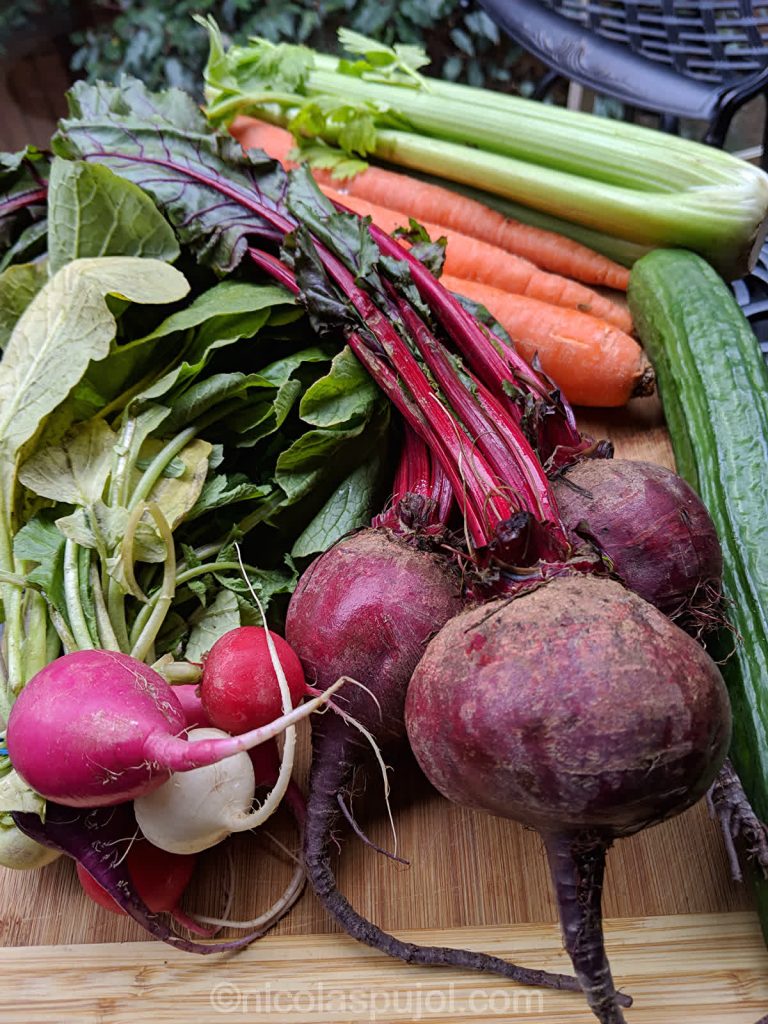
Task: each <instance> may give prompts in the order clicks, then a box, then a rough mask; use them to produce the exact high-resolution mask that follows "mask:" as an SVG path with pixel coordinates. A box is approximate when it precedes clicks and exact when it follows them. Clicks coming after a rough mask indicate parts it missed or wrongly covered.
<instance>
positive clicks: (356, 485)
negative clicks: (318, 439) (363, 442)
mask: <svg viewBox="0 0 768 1024" xmlns="http://www.w3.org/2000/svg"><path fill="white" fill-rule="evenodd" d="M381 466H382V460H381V457H380V455H379V453H378V452H374V453H373V454H372V456H371V457H370V458H369V459H368V460H367V461H366V462H364V463H363V464H362V465H360V466H358V467H357V469H356V470H354V472H352V473H351V474H350V475H349V476H348V477H347V478H346V480H344V481H343V482H342V483H341V484H340V485H339V487H337V488H336V490H335V491H334V492H333V494H332V495H331V496H330V498H329V499H328V501H326V503H325V505H323V507H322V508H321V509H320V511H319V512H318V513H317V515H316V516H315V518H314V519H313V520H312V522H311V523H310V524H309V526H307V528H306V529H305V530H304V531H303V532H302V533H301V535H300V536H299V537H298V538H297V540H296V542H295V543H294V545H293V547H292V548H291V554H292V555H293V557H294V558H304V557H306V556H308V555H317V554H320V553H321V552H323V551H327V550H328V548H329V547H330V546H331V545H332V544H335V543H336V541H337V540H340V539H341V538H342V537H343V536H344V535H345V534H347V533H349V532H350V530H356V529H358V527H361V526H369V525H370V522H371V517H372V516H373V514H374V512H375V511H376V509H375V502H374V499H375V495H376V489H377V485H378V483H379V478H380V474H381Z"/></svg>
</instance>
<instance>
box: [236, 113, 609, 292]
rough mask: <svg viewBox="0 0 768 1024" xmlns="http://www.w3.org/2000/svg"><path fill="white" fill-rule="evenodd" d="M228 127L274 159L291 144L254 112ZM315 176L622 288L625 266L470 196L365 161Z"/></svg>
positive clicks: (547, 265)
mask: <svg viewBox="0 0 768 1024" xmlns="http://www.w3.org/2000/svg"><path fill="white" fill-rule="evenodd" d="M230 130H231V131H232V133H233V135H235V138H237V139H238V140H239V141H240V143H241V144H242V145H243V146H245V148H249V147H258V148H261V149H264V150H266V152H267V153H269V155H270V156H273V157H275V159H278V160H283V159H284V158H285V157H286V156H287V154H288V151H289V150H290V148H291V146H292V145H293V139H292V136H291V134H290V133H289V132H287V131H285V130H284V129H282V128H276V127H275V126H274V125H270V124H266V123H265V122H262V121H257V120H256V119H255V118H247V117H238V118H237V119H236V121H234V122H233V125H232V128H231V129H230ZM315 177H316V178H317V180H318V181H320V182H322V183H323V184H325V185H328V186H330V187H332V188H335V189H338V190H339V191H343V192H344V194H345V195H347V196H355V197H356V198H359V199H367V200H368V201H369V202H371V203H376V204H377V205H380V206H387V207H390V208H393V209H396V210H399V211H400V212H401V213H406V214H409V215H410V216H412V217H415V218H416V219H417V220H419V221H422V220H423V221H429V222H430V223H431V224H439V225H440V226H441V227H442V228H443V229H445V228H450V229H451V230H453V231H460V232H462V233H463V234H465V235H470V236H471V237H472V238H477V239H479V240H480V241H483V242H487V243H488V244H490V245H496V246H498V247H499V248H500V249H504V250H505V251H506V252H509V253H513V254H514V255H517V256H523V257H525V259H528V260H530V261H531V262H532V263H535V264H536V265H537V266H538V267H541V269H542V270H549V271H551V272H553V273H556V274H562V275H564V276H565V277H573V278H576V280H578V281H584V282H585V283H587V284H596V285H605V286H607V287H609V288H617V289H619V290H620V291H626V290H627V285H628V283H629V271H628V270H627V268H626V267H622V266H621V265H620V264H618V263H615V262H614V261H613V260H610V259H608V258H607V257H606V256H602V255H601V254H600V253H597V252H594V251H593V250H592V249H589V248H587V246H585V245H580V244H579V243H578V242H574V241H572V240H571V239H570V238H564V237H563V236H562V235H558V234H556V233H555V232H554V231H545V230H544V229H542V228H534V227H531V226H530V225H529V224H521V223H520V221H516V220H513V219H512V218H511V217H505V216H504V215H503V214H501V213H499V212H498V211H497V210H491V209H489V208H488V207H487V206H484V205H483V204H482V203H479V202H477V200H475V199H469V198H468V197H467V196H462V195H458V194H457V193H456V192H452V191H451V190H450V189H448V188H443V187H442V186H440V185H433V184H431V183H429V182H425V181H419V180H418V179H416V178H411V177H409V176H408V175H406V174H398V173H396V172H394V171H387V170H384V169H383V168H381V167H369V168H368V169H367V170H365V171H363V172H362V173H360V174H358V175H356V177H354V178H348V179H346V180H345V181H344V183H343V185H342V184H340V183H339V182H338V181H336V180H334V179H332V178H331V175H330V173H329V172H327V171H316V172H315Z"/></svg>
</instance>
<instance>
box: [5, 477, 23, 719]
mask: <svg viewBox="0 0 768 1024" xmlns="http://www.w3.org/2000/svg"><path fill="white" fill-rule="evenodd" d="M3 497H4V501H3V504H2V508H0V569H3V570H4V571H5V572H7V573H10V574H11V575H15V574H16V560H15V558H14V554H13V541H12V539H11V527H10V523H11V503H12V495H10V494H8V495H4V496H3ZM22 596H23V595H22V591H21V590H19V589H18V588H17V587H16V586H15V585H14V584H11V583H8V582H6V583H3V584H2V598H3V610H4V611H5V627H4V629H3V645H4V647H5V659H6V668H7V676H8V681H7V683H6V684H4V686H3V692H2V694H0V699H1V700H2V704H3V705H6V704H7V708H6V709H5V710H6V711H9V710H10V705H11V704H12V703H13V691H14V690H15V689H16V688H17V686H21V685H22V684H23V683H24V682H26V680H25V679H24V660H23V651H22V638H23V635H24V630H23V617H22Z"/></svg>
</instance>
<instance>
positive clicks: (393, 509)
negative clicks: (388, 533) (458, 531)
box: [371, 423, 453, 533]
mask: <svg viewBox="0 0 768 1024" xmlns="http://www.w3.org/2000/svg"><path fill="white" fill-rule="evenodd" d="M452 504H453V490H452V488H451V485H450V482H449V481H448V478H447V477H446V475H445V473H444V472H443V471H442V468H441V467H440V464H439V463H437V462H436V461H435V460H434V459H432V458H431V457H430V452H429V449H428V448H427V446H426V444H425V443H424V441H423V440H422V439H421V437H419V435H418V434H416V433H415V431H414V430H413V429H412V428H411V427H409V426H408V424H407V423H406V424H404V425H403V444H402V447H401V451H400V460H399V462H398V465H397V471H396V473H395V480H394V483H393V484H392V500H391V503H390V504H389V506H388V507H387V508H386V509H385V510H384V512H382V513H380V514H379V515H377V516H374V517H373V519H372V520H371V526H372V527H373V528H374V529H389V530H394V531H395V532H396V533H399V532H402V531H403V529H404V528H405V530H406V532H411V531H412V530H413V529H415V528H418V529H420V530H421V531H424V530H429V529H432V530H433V531H434V529H435V528H437V529H438V530H439V529H440V528H442V527H444V526H445V524H446V523H447V521H448V517H449V515H450V511H451V505H452Z"/></svg>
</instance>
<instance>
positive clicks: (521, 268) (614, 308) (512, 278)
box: [321, 185, 632, 334]
mask: <svg viewBox="0 0 768 1024" xmlns="http://www.w3.org/2000/svg"><path fill="white" fill-rule="evenodd" d="M321 188H322V190H323V192H324V193H325V194H326V195H327V196H328V197H329V198H331V199H334V200H337V201H338V202H340V203H343V204H344V206H346V207H347V208H348V209H350V210H352V211H353V212H354V213H357V214H359V215H360V216H361V217H365V216H370V217H371V219H372V220H373V223H374V224H375V225H376V226H377V227H379V228H381V230H382V231H386V232H387V233H388V234H391V233H392V232H393V231H394V230H395V229H396V228H399V227H404V228H407V227H408V215H407V214H405V213H399V212H398V211H397V210H391V209H386V208H385V207H383V206H377V205H376V204H374V203H369V202H368V201H367V200H365V199H358V198H357V197H356V196H350V195H342V194H341V193H339V192H336V191H334V190H333V189H331V188H328V187H327V186H325V185H321ZM419 223H421V225H422V227H424V228H425V229H426V231H427V232H428V234H429V235H430V237H431V238H433V239H437V238H440V236H441V235H442V236H444V237H445V239H446V241H447V246H446V250H445V268H444V269H445V273H446V274H448V275H450V276H451V277H462V278H464V279H465V280H467V281H477V282H478V284H488V285H491V286H492V287H493V288H500V289H501V290H502V291H505V292H514V293H515V294H516V295H528V296H530V298H532V299H539V300H541V301H542V302H549V303H551V304H552V305H554V306H565V307H567V308H569V309H578V310H581V312H582V313H589V314H590V315H591V316H596V317H599V318H600V319H601V320H607V321H608V322H609V323H611V324H614V325H615V326H616V327H619V328H620V329H621V330H622V331H624V332H626V333H627V334H629V333H631V331H632V316H631V314H630V312H629V310H628V309H626V308H625V307H623V306H619V305H618V304H617V303H616V302H613V301H612V300H611V299H609V298H606V296H604V295H599V294H598V293H597V292H595V291H593V290H592V289H591V288H587V287H585V285H583V284H579V283H578V282H576V281H571V280H570V279H569V278H567V277H561V276H560V275H559V274H548V273H547V272H546V271H545V270H539V268H538V267H537V266H536V265H535V264H534V263H531V262H530V261H529V260H526V259H523V257H522V256H514V255H512V254H511V253H508V252H505V251H504V250H503V249H499V248H498V247H497V246H495V245H489V244H488V243H487V242H481V241H480V240H479V239H477V238H472V237H470V236H469V235H463V234H461V233H460V232H458V231H452V230H451V229H450V228H443V227H441V226H440V225H439V224H430V223H429V222H424V221H420V222H419Z"/></svg>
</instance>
